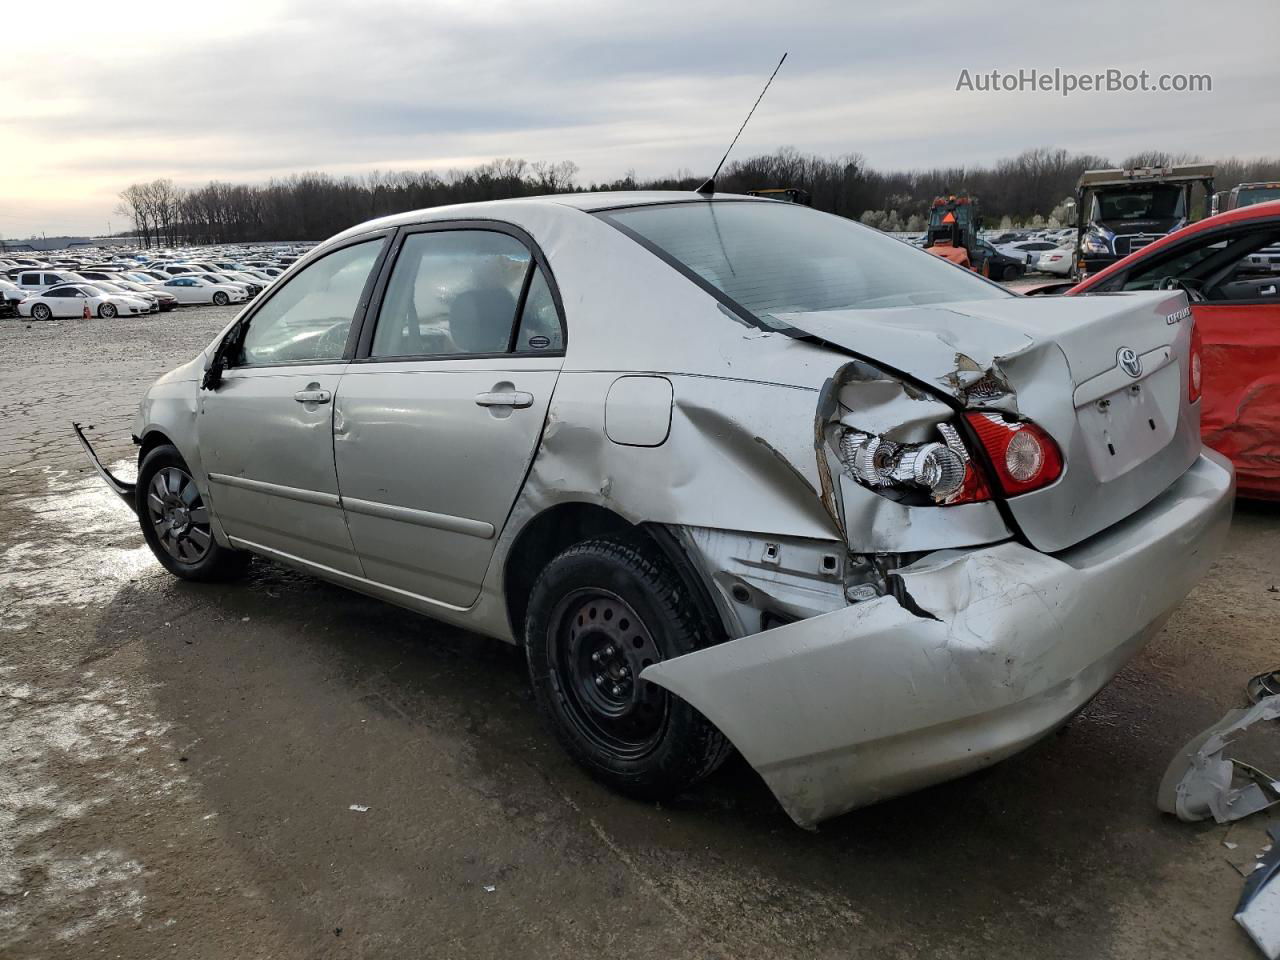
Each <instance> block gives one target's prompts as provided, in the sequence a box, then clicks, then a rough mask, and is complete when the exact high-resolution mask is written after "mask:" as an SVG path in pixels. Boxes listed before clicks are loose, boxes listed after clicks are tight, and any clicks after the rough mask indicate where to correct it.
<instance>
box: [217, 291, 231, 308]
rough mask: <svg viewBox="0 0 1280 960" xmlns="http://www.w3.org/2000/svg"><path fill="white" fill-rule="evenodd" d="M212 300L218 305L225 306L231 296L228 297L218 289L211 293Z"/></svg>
mask: <svg viewBox="0 0 1280 960" xmlns="http://www.w3.org/2000/svg"><path fill="white" fill-rule="evenodd" d="M213 302H214V303H215V304H216V305H218V306H219V307H225V306H226V305H227V304H228V303H230V302H231V298H230V297H228V296H227V295H226V294H225V293H224V292H223V291H221V290H218V291H216V292H215V293H214V295H213Z"/></svg>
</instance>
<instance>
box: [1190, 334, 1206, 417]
mask: <svg viewBox="0 0 1280 960" xmlns="http://www.w3.org/2000/svg"><path fill="white" fill-rule="evenodd" d="M1203 346H1204V345H1203V343H1202V342H1201V340H1200V328H1199V327H1197V326H1196V322H1195V319H1194V318H1193V319H1192V321H1191V351H1190V353H1189V355H1188V357H1187V403H1195V402H1196V401H1197V400H1199V399H1200V376H1201V369H1202V366H1203V364H1202V361H1201V359H1200V354H1201V350H1202V348H1203Z"/></svg>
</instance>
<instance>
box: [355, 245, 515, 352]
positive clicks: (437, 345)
mask: <svg viewBox="0 0 1280 960" xmlns="http://www.w3.org/2000/svg"><path fill="white" fill-rule="evenodd" d="M530 264H531V257H530V255H529V250H528V248H527V247H526V246H525V245H524V244H523V243H521V242H520V241H519V240H517V239H515V237H512V236H509V235H507V234H505V233H497V232H495V231H491V230H443V231H429V232H425V233H414V234H410V235H409V236H408V237H406V238H405V241H404V243H403V245H402V246H401V249H400V254H399V256H397V258H396V263H395V266H394V267H393V268H392V271H391V279H390V281H389V282H388V284H387V292H386V295H385V296H384V297H383V300H382V309H381V311H380V313H379V315H378V325H377V328H376V329H375V330H374V335H373V345H372V348H371V349H370V356H373V357H381V358H384V359H385V358H390V357H423V356H468V355H470V356H475V355H490V354H498V353H506V352H507V350H508V349H509V348H510V344H511V331H512V328H513V326H514V325H515V320H516V308H517V305H518V304H519V302H520V294H521V291H522V290H523V289H524V282H525V277H526V275H527V274H528V272H529V268H530Z"/></svg>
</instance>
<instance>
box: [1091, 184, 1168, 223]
mask: <svg viewBox="0 0 1280 960" xmlns="http://www.w3.org/2000/svg"><path fill="white" fill-rule="evenodd" d="M1183 210H1184V208H1183V204H1182V188H1181V187H1178V186H1151V187H1146V188H1144V189H1140V190H1123V191H1116V192H1111V193H1099V194H1095V195H1094V198H1093V217H1092V218H1091V219H1093V220H1101V221H1104V222H1105V221H1109V220H1177V219H1181V218H1182V217H1183V216H1184V212H1183Z"/></svg>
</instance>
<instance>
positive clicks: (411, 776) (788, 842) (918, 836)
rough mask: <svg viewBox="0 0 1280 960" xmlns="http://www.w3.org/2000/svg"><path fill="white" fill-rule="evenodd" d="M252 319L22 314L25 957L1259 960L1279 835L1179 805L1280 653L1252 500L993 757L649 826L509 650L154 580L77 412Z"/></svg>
mask: <svg viewBox="0 0 1280 960" xmlns="http://www.w3.org/2000/svg"><path fill="white" fill-rule="evenodd" d="M232 312H233V311H231V310H222V311H220V310H217V309H214V308H204V309H192V308H188V309H184V310H180V311H178V312H177V313H175V314H169V315H165V316H163V317H159V318H155V319H146V320H115V321H64V322H61V323H57V324H44V325H41V324H28V323H27V322H25V321H0V631H2V632H0V956H4V957H6V958H20V957H67V958H72V957H74V958H77V960H81V958H89V957H128V958H148V957H183V958H203V957H236V958H249V957H273V958H291V957H298V958H302V957H307V958H311V957H347V956H351V957H399V956H441V957H489V956H495V955H508V954H513V953H517V952H518V953H519V954H520V955H523V956H526V957H578V956H581V957H591V958H596V957H600V956H606V955H607V956H617V957H655V958H670V957H685V956H689V957H779V956H785V957H850V956H866V957H876V958H881V957H889V958H907V957H974V958H989V957H1026V956H1036V957H1151V956H1159V955H1165V954H1171V955H1172V954H1176V955H1184V956H1197V955H1200V956H1210V955H1211V956H1215V957H1251V956H1254V955H1255V954H1254V948H1253V947H1252V945H1251V944H1250V943H1249V941H1248V940H1247V938H1246V937H1245V935H1244V934H1243V932H1242V931H1240V930H1239V929H1238V928H1237V927H1236V926H1235V924H1234V923H1233V922H1232V920H1231V912H1232V908H1233V906H1234V904H1235V902H1236V899H1237V898H1238V896H1239V891H1240V886H1241V882H1242V881H1241V877H1240V874H1239V873H1238V872H1237V870H1236V868H1235V867H1233V866H1232V864H1231V862H1229V861H1231V860H1234V861H1236V862H1237V863H1243V862H1244V861H1245V860H1249V859H1251V858H1252V854H1253V852H1255V851H1256V850H1258V849H1259V847H1260V845H1261V844H1262V843H1263V842H1264V841H1263V839H1262V827H1263V825H1264V824H1263V822H1262V821H1265V815H1264V816H1260V817H1256V818H1255V819H1256V820H1258V821H1260V822H1258V823H1252V822H1247V823H1243V824H1239V825H1237V826H1236V827H1235V828H1234V829H1233V830H1232V831H1231V832H1230V839H1231V841H1232V842H1236V843H1238V844H1239V846H1238V848H1237V849H1235V850H1230V849H1228V848H1227V847H1225V846H1224V845H1223V840H1224V839H1226V838H1227V837H1228V830H1227V828H1225V827H1219V826H1216V825H1213V824H1207V825H1203V824H1202V825H1189V824H1182V823H1178V822H1176V821H1173V820H1171V819H1169V818H1167V817H1165V816H1163V815H1161V814H1159V813H1158V812H1157V811H1156V809H1155V806H1154V795H1155V789H1156V785H1157V783H1158V781H1159V778H1160V775H1161V773H1162V772H1163V770H1164V768H1165V765H1166V764H1167V762H1168V760H1169V758H1170V757H1171V756H1172V754H1173V752H1174V751H1175V750H1176V749H1177V748H1178V747H1179V746H1180V745H1181V744H1182V743H1183V742H1184V741H1185V740H1186V739H1187V738H1189V737H1190V736H1191V735H1192V734H1193V733H1195V732H1197V731H1198V730H1200V729H1202V728H1203V727H1205V726H1207V725H1208V724H1209V723H1211V722H1213V721H1214V720H1216V719H1218V717H1219V716H1221V714H1222V713H1223V712H1224V711H1225V710H1226V709H1228V708H1229V707H1232V706H1236V705H1239V704H1240V703H1242V702H1243V686H1244V682H1245V680H1246V679H1247V678H1248V677H1249V676H1250V675H1252V674H1254V673H1257V672H1259V671H1261V670H1263V669H1265V668H1272V667H1276V666H1280V593H1277V592H1275V586H1276V585H1277V584H1280V511H1278V510H1276V509H1272V508H1267V507H1263V506H1259V505H1247V504H1242V505H1241V506H1240V507H1239V509H1238V511H1237V517H1236V521H1235V525H1234V529H1233V533H1232V537H1231V541H1230V544H1229V548H1228V551H1227V553H1226V555H1225V556H1223V557H1222V558H1221V560H1220V561H1219V562H1218V564H1217V565H1216V566H1215V568H1214V570H1213V572H1212V574H1211V576H1210V577H1209V579H1208V580H1207V581H1206V582H1205V583H1204V584H1202V585H1201V586H1200V587H1199V588H1198V589H1197V590H1196V591H1195V592H1194V593H1193V595H1192V596H1191V597H1190V598H1189V599H1188V600H1187V601H1186V603H1184V604H1183V606H1182V608H1181V609H1180V610H1179V611H1178V612H1177V614H1176V615H1175V616H1174V618H1173V620H1172V621H1171V623H1170V624H1169V626H1168V627H1167V628H1166V629H1165V630H1164V631H1163V633H1162V634H1161V635H1160V636H1159V637H1158V638H1157V639H1156V640H1155V641H1154V642H1153V643H1152V644H1151V646H1150V647H1149V648H1148V649H1147V650H1146V651H1145V652H1144V653H1143V654H1142V655H1141V656H1139V657H1138V659H1137V660H1135V661H1134V662H1133V663H1132V664H1131V665H1130V666H1129V667H1128V668H1126V670H1125V671H1124V672H1123V673H1122V674H1121V675H1120V677H1119V678H1118V679H1117V680H1116V681H1115V682H1114V683H1113V684H1112V685H1111V686H1110V687H1109V688H1108V689H1107V690H1105V691H1104V693H1103V694H1102V696H1100V697H1099V698H1098V699H1097V700H1096V701H1095V702H1094V703H1093V704H1092V705H1091V706H1090V707H1089V708H1088V709H1087V710H1086V712H1085V713H1084V714H1082V715H1081V716H1080V717H1078V718H1077V719H1076V720H1075V721H1074V722H1073V723H1072V724H1071V725H1070V726H1069V727H1068V728H1067V729H1066V731H1065V732H1063V733H1062V734H1059V735H1055V736H1053V737H1051V738H1049V739H1048V740H1046V741H1044V742H1042V743H1040V744H1039V745H1037V746H1036V747H1034V748H1033V749H1031V750H1030V751H1028V752H1027V753H1025V754H1023V755H1021V756H1018V757H1016V758H1014V759H1012V760H1009V761H1007V762H1005V763H1003V764H1001V765H999V766H997V767H995V768H993V769H991V770H988V771H985V772H983V773H981V774H978V775H976V776H972V777H968V778H966V779H963V780H960V781H957V782H954V783H951V784H946V785H943V786H940V787H936V788H934V789H931V790H927V791H924V792H921V793H918V794H916V795H913V796H910V797H906V798H903V799H900V800H896V801H893V802H890V803H886V804H883V805H881V806H879V807H875V808H871V809H867V810H862V811H858V812H855V813H853V814H850V815H847V816H845V817H842V818H840V819H838V820H835V821H832V822H830V823H827V824H824V825H823V826H822V828H821V830H820V831H819V832H817V833H812V834H811V833H806V832H804V831H801V830H799V829H797V828H795V827H794V826H792V825H791V823H790V821H789V820H788V819H787V818H786V817H785V815H784V814H782V812H781V811H780V810H779V809H778V808H777V806H776V805H775V804H774V802H773V800H772V798H771V797H770V795H769V793H768V792H767V791H766V790H765V788H764V786H763V785H762V783H761V782H760V781H759V780H758V779H757V778H756V776H755V774H754V773H753V772H752V771H751V770H750V769H749V768H748V767H746V766H745V764H743V763H742V762H741V760H735V761H732V762H731V763H730V764H729V765H728V766H727V767H726V769H724V770H722V771H721V772H720V773H719V774H717V775H716V776H715V777H714V778H713V779H712V780H711V781H710V782H709V783H707V784H706V785H704V786H703V787H702V788H700V789H699V790H698V791H697V792H695V793H693V794H692V795H690V796H688V797H686V798H684V799H682V800H681V801H680V802H679V803H677V804H673V805H671V806H662V807H658V806H652V805H643V804H638V803H635V802H632V801H629V800H625V799H621V798H619V797H616V796H614V795H612V794H610V793H609V792H607V791H606V790H604V789H602V788H600V787H598V786H596V785H595V784H594V783H593V782H591V781H590V780H588V779H587V778H586V777H585V776H583V775H582V774H580V773H579V772H578V771H577V769H576V768H574V767H573V766H572V765H571V764H570V763H569V762H568V761H567V760H566V759H565V757H564V756H563V755H562V754H561V753H560V752H559V750H558V749H557V748H556V746H555V744H554V743H553V741H552V739H551V737H550V736H549V735H548V734H547V733H546V732H545V731H544V730H543V729H542V727H541V726H540V725H539V721H538V718H537V717H536V715H535V711H534V708H533V704H532V702H531V699H530V695H529V692H528V688H527V685H526V681H525V677H524V674H523V663H522V661H521V659H520V657H519V655H517V654H516V653H515V652H513V651H512V650H510V649H509V648H506V647H504V646H503V645H501V644H497V643H494V642H491V641H488V640H484V639H481V638H478V637H475V636H472V635H469V634H466V633H464V632H462V631H458V630H455V629H452V628H448V627H443V626H441V625H438V624H435V623H433V622H431V621H427V620H423V619H420V618H418V617H416V616H413V615H411V614H408V613H404V612H402V611H399V610H396V609H394V608H391V607H387V606H384V605H381V604H379V603H377V602H375V601H372V600H367V599H364V598H362V597H359V596H356V595H354V594H350V593H347V592H344V591H343V590H341V589H339V588H337V587H332V586H328V585H326V584H323V583H320V582H318V581H315V580H312V579H310V578H308V577H305V576H301V575H298V574H295V573H291V572H288V571H285V570H283V569H280V568H277V567H274V566H271V565H269V564H266V563H259V564H256V565H255V567H254V569H253V572H252V575H251V576H250V578H249V579H248V580H247V581H245V582H242V583H240V584H236V585H231V586H204V585H193V584H184V583H179V582H177V581H175V580H173V579H172V578H170V577H169V576H167V575H166V574H165V573H164V572H163V571H162V570H161V568H160V567H159V565H158V564H156V563H154V562H153V561H152V560H151V559H150V557H149V554H148V553H147V552H146V548H145V547H144V546H143V542H142V538H141V535H140V534H139V533H138V531H137V528H136V526H135V521H134V520H133V517H132V515H131V514H129V513H128V511H127V510H126V509H125V508H124V507H123V505H121V504H120V503H119V502H118V501H116V500H114V498H113V497H112V495H111V494H110V493H109V492H108V491H107V490H106V488H105V487H104V486H103V485H102V484H101V483H100V482H99V481H98V480H97V478H96V476H95V475H93V474H92V473H91V471H89V470H88V468H87V466H86V464H85V463H84V461H83V459H82V455H81V453H80V451H79V447H78V445H77V444H76V443H75V441H74V438H73V437H72V435H71V433H70V430H69V427H68V426H67V422H68V421H69V420H71V419H79V420H82V421H83V422H85V423H86V424H92V425H93V426H94V430H93V432H92V434H91V435H92V436H93V437H94V438H95V440H96V441H97V442H99V443H101V444H102V445H103V448H102V449H103V452H104V453H105V454H106V456H107V459H109V460H111V461H119V460H122V459H125V458H128V457H130V456H131V453H132V447H131V444H130V443H129V440H128V433H129V426H130V422H131V415H132V412H133V409H134V407H135V405H136V402H137V400H138V398H139V397H140V396H141V393H142V391H143V390H144V389H145V388H146V385H147V384H148V383H149V382H150V381H151V380H152V379H153V378H154V377H155V376H157V375H158V374H160V373H162V372H163V371H164V370H166V369H168V368H170V367H172V366H174V365H176V364H177V363H179V362H181V361H183V360H186V359H188V358H189V357H191V356H193V355H194V354H195V353H196V352H197V351H198V350H199V349H200V347H202V346H203V345H204V344H205V343H206V342H208V340H209V339H210V338H211V337H212V336H213V334H214V333H215V332H216V331H217V330H218V329H219V328H220V327H221V326H223V324H224V323H225V322H226V321H227V320H228V319H229V318H230V316H231V315H232ZM1278 739H1280V737H1278ZM353 805H355V806H359V807H367V808H368V809H367V810H354V809H352V807H353Z"/></svg>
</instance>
